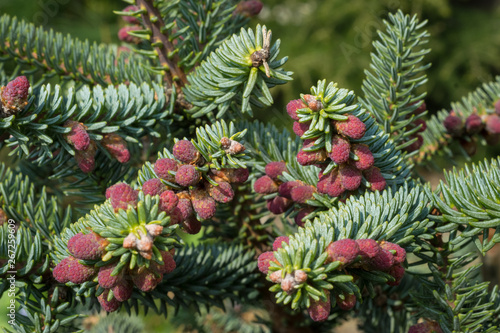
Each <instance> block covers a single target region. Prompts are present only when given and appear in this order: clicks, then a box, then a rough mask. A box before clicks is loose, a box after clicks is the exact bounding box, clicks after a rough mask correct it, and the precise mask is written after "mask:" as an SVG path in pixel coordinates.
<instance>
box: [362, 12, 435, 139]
mask: <svg viewBox="0 0 500 333" xmlns="http://www.w3.org/2000/svg"><path fill="white" fill-rule="evenodd" d="M384 24H385V26H386V33H383V32H380V31H379V32H378V35H379V37H380V40H379V41H375V42H373V46H374V48H375V51H376V53H372V54H371V58H372V61H371V64H370V68H371V72H370V71H368V70H366V71H365V74H366V76H367V77H366V79H365V80H364V81H363V88H362V89H363V92H364V94H365V96H364V98H360V102H361V104H362V105H363V106H364V107H365V108H366V109H367V110H368V111H369V112H370V114H372V115H373V116H374V117H375V119H377V122H378V123H379V124H381V125H382V126H383V127H384V129H385V132H387V133H391V134H392V137H393V140H394V141H395V143H396V144H397V146H398V149H403V148H406V147H408V146H410V145H411V144H412V143H414V142H416V141H417V136H416V134H415V133H416V132H417V131H418V130H419V128H420V127H421V126H422V125H419V124H418V123H415V121H416V120H417V119H420V118H422V116H424V115H425V114H424V113H422V112H419V113H416V110H417V109H419V108H420V106H422V103H423V99H424V97H425V95H426V93H425V92H424V93H421V94H418V92H417V90H418V89H419V88H420V87H421V86H422V85H423V84H424V83H425V82H426V81H427V78H426V75H425V70H427V69H428V68H429V67H430V64H426V65H423V64H421V63H422V61H423V59H424V56H425V55H426V54H427V53H429V51H430V50H429V49H422V46H423V45H425V44H426V43H427V38H428V37H429V34H428V33H427V32H426V31H422V28H423V27H424V26H425V24H426V21H424V22H419V20H418V19H417V17H416V15H415V16H413V17H410V16H409V15H404V14H403V12H402V11H398V12H397V13H396V14H389V22H387V21H384ZM417 94H418V95H417ZM423 107H424V110H422V111H425V105H424V106H423ZM413 123H414V124H415V125H414V124H413ZM419 126H420V127H419Z"/></svg>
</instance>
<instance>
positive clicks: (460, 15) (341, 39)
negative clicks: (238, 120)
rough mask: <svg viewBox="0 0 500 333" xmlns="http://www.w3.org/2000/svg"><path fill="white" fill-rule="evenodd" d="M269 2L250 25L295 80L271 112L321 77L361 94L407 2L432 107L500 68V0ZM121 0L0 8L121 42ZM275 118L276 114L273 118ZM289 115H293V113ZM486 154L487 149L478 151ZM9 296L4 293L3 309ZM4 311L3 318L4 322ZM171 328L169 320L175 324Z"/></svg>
mask: <svg viewBox="0 0 500 333" xmlns="http://www.w3.org/2000/svg"><path fill="white" fill-rule="evenodd" d="M263 2H264V9H263V10H262V12H261V13H260V15H259V16H258V17H256V18H255V19H254V20H253V22H252V23H251V26H254V25H255V24H256V23H264V24H266V25H267V26H268V27H269V28H271V29H272V31H273V35H274V37H273V39H274V38H280V39H281V41H282V44H281V54H282V55H287V56H289V61H288V63H287V64H286V65H285V68H286V69H287V70H291V71H293V72H295V74H294V81H293V82H291V83H289V84H287V85H285V86H282V87H277V88H276V89H274V90H273V93H274V95H275V101H276V103H275V105H274V107H273V110H274V111H275V112H272V113H270V114H268V116H269V117H274V116H278V117H279V116H280V114H283V109H284V106H285V105H286V103H287V101H288V100H290V99H295V98H297V97H298V96H299V93H306V92H308V91H309V88H310V87H311V85H314V84H316V82H317V80H318V79H323V78H325V79H327V80H328V81H335V82H338V83H339V86H341V87H345V88H349V89H352V90H354V91H355V92H356V93H357V94H361V89H360V87H361V82H362V80H363V78H364V69H365V68H367V67H368V65H369V61H370V52H371V51H372V46H371V41H372V40H373V39H374V38H376V30H377V29H380V28H382V26H383V23H382V20H383V19H385V18H386V17H387V14H388V13H389V12H394V11H396V10H397V9H402V10H403V11H404V12H406V13H412V14H418V15H419V17H420V18H421V19H427V20H428V21H429V24H428V26H427V29H428V31H429V32H430V33H431V40H430V42H429V47H430V48H431V49H432V52H431V54H430V55H429V56H428V57H427V58H426V60H427V61H429V62H431V63H432V67H431V69H430V70H429V71H428V77H429V82H428V84H427V85H426V88H427V90H428V98H427V99H426V102H427V105H428V108H429V110H430V111H431V112H432V111H436V110H438V109H441V108H448V107H449V105H450V101H456V100H459V99H460V98H461V97H462V96H464V95H465V94H467V93H468V92H469V91H472V90H474V89H475V88H476V87H478V86H479V85H481V83H483V82H488V81H490V80H493V79H494V77H495V75H499V74H500V61H499V58H500V57H499V55H500V1H499V0H495V1H494V0H484V1H478V0H457V1H451V0H412V1H402V0H376V1H373V0H371V1H370V0H351V1H341V0H328V1H321V0H307V1H306V0H287V1H283V0H264V1H263ZM125 5H126V4H125V3H124V2H123V1H121V0H73V1H71V0H0V14H3V13H7V14H9V15H16V16H18V17H19V18H23V19H25V20H27V21H30V22H33V23H35V24H37V25H43V26H45V27H47V28H53V29H54V30H56V31H60V32H63V33H69V34H71V35H73V36H74V37H79V38H82V39H89V40H90V41H97V42H104V43H118V42H119V41H118V38H117V32H118V29H119V28H120V27H121V26H123V25H124V22H123V21H122V20H121V19H120V18H119V17H118V16H116V15H114V14H113V12H112V11H113V10H120V9H122V8H123V7H125ZM274 120H276V119H274ZM286 121H287V122H288V123H289V119H288V120H286ZM478 155H481V154H478ZM5 301H7V300H6V299H5V298H4V299H3V300H1V301H0V308H1V309H4V308H5V306H4V304H3V303H4V302H5ZM148 319H149V320H148V321H147V323H146V330H147V332H155V331H158V332H162V331H165V322H164V321H163V320H161V318H160V317H156V316H155V317H153V318H151V317H148ZM3 320H4V315H2V317H1V319H0V326H2V325H4V324H5V322H2V321H3ZM169 329H170V328H169Z"/></svg>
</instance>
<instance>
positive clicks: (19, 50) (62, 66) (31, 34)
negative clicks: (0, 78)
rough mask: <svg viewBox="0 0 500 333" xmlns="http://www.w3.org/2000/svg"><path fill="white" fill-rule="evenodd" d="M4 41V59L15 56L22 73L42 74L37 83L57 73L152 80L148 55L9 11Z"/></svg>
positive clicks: (1, 31) (1, 20) (1, 23)
mask: <svg viewBox="0 0 500 333" xmlns="http://www.w3.org/2000/svg"><path fill="white" fill-rule="evenodd" d="M0 41H1V42H0V55H1V56H2V61H5V60H10V59H14V60H15V61H16V62H17V63H18V64H19V66H21V68H22V70H21V72H22V73H25V74H27V75H33V74H35V73H41V74H42V78H41V79H40V81H39V82H37V83H36V84H35V86H38V85H39V84H42V83H44V82H46V81H47V80H49V79H50V78H51V77H54V76H57V77H59V78H60V79H61V80H73V81H75V82H77V83H78V84H79V83H80V82H81V83H83V84H90V85H95V84H100V85H108V84H120V83H124V82H127V81H128V82H136V83H137V84H140V83H142V82H144V81H151V77H150V75H149V73H148V72H147V71H146V70H145V69H144V67H143V66H142V63H143V62H144V61H145V58H142V57H139V56H133V55H131V54H127V53H121V54H120V55H118V52H117V48H116V47H109V46H106V45H98V44H97V43H94V44H93V45H90V43H89V42H88V41H83V42H82V41H80V40H78V39H76V38H72V37H71V36H69V35H68V36H63V35H62V34H61V33H56V32H54V31H53V30H48V31H45V30H44V29H43V28H41V27H35V26H34V25H33V24H31V23H27V22H25V21H24V20H18V19H17V18H16V17H10V16H8V15H7V14H4V15H2V16H1V17H0Z"/></svg>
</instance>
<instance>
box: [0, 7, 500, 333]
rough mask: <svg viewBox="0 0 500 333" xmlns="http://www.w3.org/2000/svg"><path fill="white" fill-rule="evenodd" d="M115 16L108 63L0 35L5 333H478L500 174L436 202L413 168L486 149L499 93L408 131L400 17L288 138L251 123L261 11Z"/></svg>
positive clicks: (307, 101) (184, 10) (414, 74)
mask: <svg viewBox="0 0 500 333" xmlns="http://www.w3.org/2000/svg"><path fill="white" fill-rule="evenodd" d="M126 2H128V3H130V4H131V6H129V7H127V8H124V9H122V10H117V11H116V14H119V15H121V16H122V18H123V19H124V20H125V21H126V22H127V23H128V24H129V25H128V26H126V27H125V28H124V29H122V30H120V33H119V36H120V39H121V40H122V41H123V42H124V44H125V43H126V44H127V45H128V47H127V49H128V50H126V51H123V52H122V51H120V52H119V54H118V50H119V49H120V50H123V49H122V46H119V47H118V46H113V45H96V44H94V45H90V44H89V43H88V42H87V41H85V42H82V41H79V40H77V39H75V38H73V37H71V36H67V37H63V35H62V34H59V33H55V32H53V31H52V30H49V31H45V30H44V29H42V28H36V27H34V26H33V25H32V24H29V23H26V22H24V21H20V20H18V19H17V18H15V17H10V16H8V15H3V16H2V17H1V18H0V37H1V42H0V56H1V57H0V61H1V62H0V84H1V88H0V154H2V156H7V155H8V156H10V157H11V159H10V161H9V164H7V163H1V164H0V236H1V239H0V277H1V281H0V295H2V296H3V297H6V295H8V297H14V299H15V301H16V302H17V304H18V310H17V313H16V325H11V326H10V327H9V328H8V329H7V331H9V332H66V331H79V330H80V331H81V330H83V329H84V327H85V328H86V325H87V324H86V322H85V321H83V319H82V318H80V317H84V316H90V318H93V320H97V321H98V323H97V324H95V325H93V327H92V331H93V332H104V331H106V332H109V331H120V332H138V331H141V330H144V327H146V326H143V324H144V325H147V323H142V322H141V321H140V320H139V319H137V317H134V316H131V315H132V313H134V314H137V315H148V313H149V312H150V311H153V312H155V313H156V314H158V315H162V316H164V317H167V316H168V317H169V319H170V324H172V325H175V326H178V327H179V328H182V329H189V328H193V329H197V330H199V331H205V332H209V331H213V332H219V331H220V332H222V331H239V332H298V331H300V332H309V331H311V332H312V331H315V332H327V331H331V329H332V328H333V327H335V326H336V325H338V324H339V323H342V322H343V321H344V320H346V319H347V318H349V317H357V318H360V319H361V323H360V329H362V330H363V331H365V332H395V333H396V332H397V333H399V332H401V333H402V332H416V330H420V331H419V332H421V331H422V329H426V331H425V332H446V333H448V332H497V331H498V327H499V325H500V321H499V319H498V318H499V317H500V293H499V291H498V288H497V287H491V284H492V283H491V281H482V280H481V278H480V276H479V275H480V271H479V267H480V266H481V264H480V263H479V261H480V257H482V256H485V255H487V254H488V252H489V251H490V250H492V249H493V248H494V247H495V244H496V243H498V242H500V238H499V236H498V235H499V234H500V227H499V226H500V219H499V218H500V214H499V207H500V206H499V204H498V201H499V200H500V172H499V171H498V170H499V168H500V165H499V163H500V160H499V159H498V158H492V159H486V160H485V161H484V162H480V163H477V164H472V165H466V166H464V167H463V168H460V169H457V168H455V169H453V170H452V171H449V172H446V173H445V179H446V182H441V183H440V184H439V186H438V187H437V188H436V189H432V188H431V186H430V185H429V184H426V183H425V182H424V180H423V179H422V178H420V176H421V175H420V174H419V173H418V170H417V169H416V168H414V164H423V163H424V162H425V163H430V160H432V159H433V158H434V156H435V155H436V154H447V156H449V157H450V158H451V159H453V157H455V155H456V154H455V153H456V152H455V151H454V149H450V148H449V144H451V143H452V142H453V141H454V140H455V141H458V142H459V143H460V146H461V151H462V152H463V153H465V154H466V155H473V154H474V152H475V151H474V149H473V148H474V147H475V146H474V145H475V144H476V143H484V144H488V145H494V144H496V143H498V141H500V116H499V115H500V79H497V81H496V82H492V83H487V84H484V85H483V87H482V88H480V89H478V90H477V91H475V92H473V93H471V94H470V95H469V96H467V97H465V98H464V99H463V100H462V101H461V102H459V103H452V104H451V109H450V111H447V110H442V111H440V112H438V113H437V114H436V115H433V116H431V117H429V118H427V113H426V110H425V109H426V107H425V102H424V100H423V99H424V98H425V96H426V93H425V91H424V90H423V89H424V83H426V81H427V78H426V74H425V70H426V69H428V68H429V65H428V64H426V63H425V59H424V56H426V55H427V54H428V53H429V52H430V50H428V49H424V48H423V46H424V45H425V44H426V43H427V40H428V38H429V37H430V36H429V34H428V33H427V32H426V31H424V30H423V29H424V26H425V24H426V22H425V21H424V22H420V21H419V20H418V19H417V17H416V16H410V15H405V14H404V13H403V12H402V11H398V12H397V13H395V14H390V15H389V18H388V21H385V22H384V24H385V31H380V32H379V34H378V35H379V39H380V40H379V41H376V42H374V44H373V45H374V49H375V52H374V53H373V54H372V58H371V59H372V63H371V66H370V69H369V70H365V72H364V73H365V74H366V79H365V81H364V82H363V85H362V89H361V91H362V92H363V97H362V98H359V99H357V98H356V93H355V92H354V91H351V90H348V89H344V88H341V87H338V84H336V83H334V82H329V83H327V81H326V79H320V80H318V81H317V84H316V85H315V86H313V87H311V90H310V94H297V96H296V97H298V99H296V100H292V101H291V102H290V103H288V105H287V106H286V112H287V115H288V116H290V117H291V118H292V119H293V120H294V121H295V122H294V127H293V131H294V133H295V136H293V135H292V134H291V133H290V132H289V131H288V130H287V129H283V128H282V127H283V126H281V125H283V124H270V123H263V122H261V121H259V120H257V119H252V118H253V117H254V115H257V116H258V115H259V113H262V112H263V111H262V109H264V108H265V107H266V106H271V105H273V103H274V99H273V97H272V95H271V89H272V88H273V87H275V86H277V85H282V84H285V83H286V82H288V81H290V80H291V79H292V73H291V72H290V71H287V70H286V67H285V63H286V61H287V59H288V58H287V57H286V56H285V57H282V58H279V50H280V40H279V39H277V40H275V41H274V42H272V39H271V36H272V34H271V31H270V30H268V29H267V28H266V26H264V25H260V24H259V25H257V26H256V28H255V29H252V28H248V27H247V24H248V23H249V17H252V16H255V15H256V14H257V13H258V12H259V11H260V9H261V8H262V3H260V2H259V1H258V0H248V1H241V2H235V1H232V0H209V1H203V2H201V1H195V0H188V1H180V0H176V1H161V0H136V1H133V0H128V1H126ZM49 81H50V82H49ZM279 108H280V109H282V111H283V113H284V112H285V106H284V105H281V106H279ZM426 119H428V120H427V121H426ZM418 133H421V134H418ZM69 203H71V205H69ZM72 207H75V208H72ZM270 213H272V214H270ZM278 215H279V216H278ZM186 234H199V236H201V237H197V238H196V240H195V241H194V242H193V241H186V236H187V235H186ZM13 243H15V245H16V246H15V247H13V246H12V244H13ZM13 248H14V250H12V249H13ZM476 250H478V251H476ZM13 271H14V272H13ZM12 276H14V277H15V283H12V282H11V281H12V280H11V278H12ZM12 286H15V288H16V289H15V293H14V294H15V296H11V291H12V288H13V287H12ZM99 311H101V312H115V311H121V312H120V315H128V316H129V317H127V319H126V320H123V318H121V317H120V316H119V315H110V316H107V317H105V318H103V317H102V316H97V315H96V313H97V312H99ZM172 317H173V318H172Z"/></svg>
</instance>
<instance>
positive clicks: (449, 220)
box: [432, 158, 500, 255]
mask: <svg viewBox="0 0 500 333" xmlns="http://www.w3.org/2000/svg"><path fill="white" fill-rule="evenodd" d="M445 178H446V184H445V183H444V182H442V181H441V182H440V184H439V186H438V188H437V189H436V191H435V192H434V193H433V195H432V196H433V201H434V203H435V206H436V208H438V209H439V211H440V212H441V215H439V216H435V215H433V216H432V219H433V220H435V221H436V222H438V223H439V225H438V228H437V229H436V230H437V231H439V232H450V231H460V234H459V235H457V236H456V237H455V238H454V239H453V241H452V242H451V243H452V244H453V245H457V244H461V243H462V242H464V241H466V240H473V241H474V243H475V245H476V246H477V248H478V249H479V250H480V251H481V253H483V255H484V254H485V253H486V252H487V251H489V250H490V249H491V248H493V246H494V245H495V244H496V243H498V242H500V236H499V233H500V219H499V217H500V212H499V210H500V206H499V205H498V200H499V198H500V159H498V158H497V159H492V160H490V161H488V160H485V161H484V162H480V163H478V164H472V165H471V166H470V167H469V166H468V165H465V167H464V169H463V170H460V171H457V170H456V169H455V168H454V169H453V171H450V172H448V173H445Z"/></svg>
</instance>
